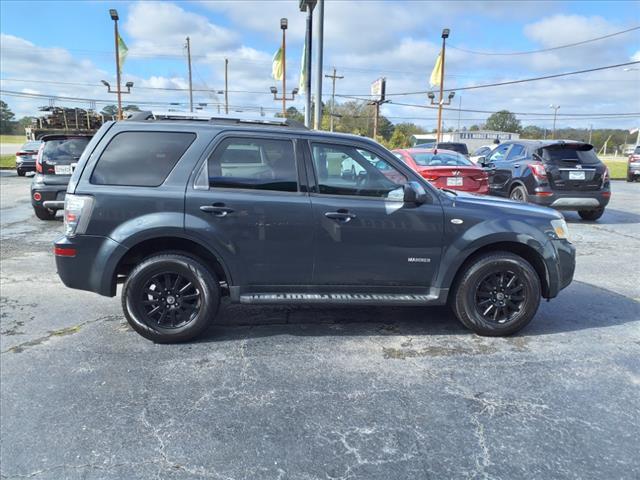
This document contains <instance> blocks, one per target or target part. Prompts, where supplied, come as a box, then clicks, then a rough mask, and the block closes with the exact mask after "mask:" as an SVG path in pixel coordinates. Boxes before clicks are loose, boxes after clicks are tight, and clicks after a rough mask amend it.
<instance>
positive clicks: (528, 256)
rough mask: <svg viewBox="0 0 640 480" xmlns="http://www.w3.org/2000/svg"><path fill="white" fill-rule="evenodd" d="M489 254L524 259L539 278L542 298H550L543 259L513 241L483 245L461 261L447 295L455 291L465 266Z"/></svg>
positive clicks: (548, 281) (534, 251)
mask: <svg viewBox="0 0 640 480" xmlns="http://www.w3.org/2000/svg"><path fill="white" fill-rule="evenodd" d="M491 252H510V253H513V254H515V255H518V256H519V257H522V258H524V259H525V260H526V261H527V262H529V263H530V264H531V266H532V267H533V269H534V270H535V271H536V273H537V274H538V278H540V286H541V289H542V296H543V297H544V298H549V296H550V277H549V271H548V269H547V266H546V264H545V262H544V257H543V256H542V254H541V253H540V252H538V251H537V250H536V249H535V248H533V247H532V246H530V245H527V244H525V243H520V242H514V241H500V242H495V243H489V244H487V245H483V246H481V247H479V248H477V249H475V250H473V251H472V252H470V253H469V255H467V256H466V258H465V259H464V260H463V261H462V263H461V264H460V265H459V266H458V268H457V270H456V273H455V275H454V277H453V279H452V281H451V284H450V285H451V288H450V289H449V295H451V292H453V291H454V290H455V286H456V285H457V283H458V281H459V280H460V277H461V276H462V275H463V273H464V271H465V270H466V268H467V266H468V265H470V264H471V263H472V262H473V261H474V260H475V259H476V258H478V257H480V256H482V255H486V254H487V253H491Z"/></svg>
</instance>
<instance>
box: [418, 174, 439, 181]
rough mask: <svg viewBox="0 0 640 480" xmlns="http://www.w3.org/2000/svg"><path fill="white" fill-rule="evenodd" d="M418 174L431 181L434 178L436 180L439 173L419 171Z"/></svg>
mask: <svg viewBox="0 0 640 480" xmlns="http://www.w3.org/2000/svg"><path fill="white" fill-rule="evenodd" d="M420 175H422V178H424V179H425V180H427V181H429V182H433V181H434V180H437V179H439V178H440V176H439V175H434V174H432V173H428V172H421V173H420Z"/></svg>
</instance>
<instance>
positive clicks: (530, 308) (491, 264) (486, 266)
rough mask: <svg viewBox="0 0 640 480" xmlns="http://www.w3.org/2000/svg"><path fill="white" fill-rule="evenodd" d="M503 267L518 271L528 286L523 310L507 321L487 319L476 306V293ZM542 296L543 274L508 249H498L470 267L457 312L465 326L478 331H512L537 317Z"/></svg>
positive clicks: (461, 284)
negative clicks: (482, 283) (481, 284)
mask: <svg viewBox="0 0 640 480" xmlns="http://www.w3.org/2000/svg"><path fill="white" fill-rule="evenodd" d="M501 269H506V270H512V271H513V272H515V273H517V274H518V276H520V278H521V279H522V280H523V283H524V286H525V292H524V293H525V303H524V304H523V306H522V308H521V311H520V312H519V313H517V314H516V316H515V317H514V318H513V319H512V320H510V321H509V322H507V323H504V324H499V323H494V322H490V321H487V320H485V319H484V318H482V316H481V315H480V314H479V313H478V312H477V311H476V308H475V295H476V289H477V287H478V285H479V283H480V282H481V281H482V280H483V279H484V278H485V277H486V276H487V275H489V274H490V273H492V272H494V271H498V270H501ZM540 297H541V285H540V278H539V277H538V274H537V273H536V271H535V270H534V268H533V267H532V266H531V264H529V262H527V261H526V260H525V259H524V258H522V257H519V256H517V255H515V254H511V253H508V252H504V253H494V254H490V255H487V256H482V257H479V258H478V259H476V260H475V261H473V262H472V263H471V264H470V265H469V266H468V267H467V269H466V270H465V273H464V275H463V276H462V278H461V279H460V282H459V283H458V285H457V288H456V292H455V298H454V312H455V313H456V316H457V317H458V319H459V320H460V321H461V322H462V324H463V325H464V326H466V327H467V328H469V329H470V330H472V331H474V332H475V333H477V334H478V335H484V336H504V335H511V334H513V333H515V332H517V331H519V330H520V329H522V328H523V327H524V326H526V325H527V324H528V323H529V322H530V321H531V320H532V319H533V317H534V315H535V314H536V312H537V310H538V306H539V305H540Z"/></svg>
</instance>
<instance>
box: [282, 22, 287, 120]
mask: <svg viewBox="0 0 640 480" xmlns="http://www.w3.org/2000/svg"><path fill="white" fill-rule="evenodd" d="M287 26H288V22H287V19H286V18H281V19H280V28H281V29H282V118H287V40H286V36H285V32H286V31H287Z"/></svg>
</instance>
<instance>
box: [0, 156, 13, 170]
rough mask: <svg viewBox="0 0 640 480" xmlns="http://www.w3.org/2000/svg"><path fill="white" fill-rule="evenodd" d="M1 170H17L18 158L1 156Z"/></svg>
mask: <svg viewBox="0 0 640 480" xmlns="http://www.w3.org/2000/svg"><path fill="white" fill-rule="evenodd" d="M0 168H16V156H15V155H0Z"/></svg>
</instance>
